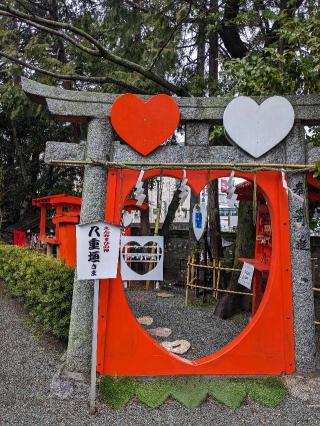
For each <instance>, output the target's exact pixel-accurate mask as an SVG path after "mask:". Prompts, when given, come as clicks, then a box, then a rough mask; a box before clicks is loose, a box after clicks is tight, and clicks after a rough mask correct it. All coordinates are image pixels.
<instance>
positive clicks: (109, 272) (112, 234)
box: [76, 221, 120, 280]
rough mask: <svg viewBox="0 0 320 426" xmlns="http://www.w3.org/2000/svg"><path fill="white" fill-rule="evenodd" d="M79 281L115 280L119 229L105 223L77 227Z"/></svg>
mask: <svg viewBox="0 0 320 426" xmlns="http://www.w3.org/2000/svg"><path fill="white" fill-rule="evenodd" d="M76 235H77V276H78V279H79V280H87V279H103V278H116V276H117V268H118V260H119V247H120V227H119V226H116V225H112V224H110V223H106V222H103V221H101V222H94V223H90V224H85V225H77V230H76Z"/></svg>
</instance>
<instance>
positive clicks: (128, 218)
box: [122, 210, 134, 228]
mask: <svg viewBox="0 0 320 426" xmlns="http://www.w3.org/2000/svg"><path fill="white" fill-rule="evenodd" d="M133 217H134V213H133V212H127V211H126V210H123V212H122V226H123V227H124V228H127V227H128V226H129V225H131V223H132V222H133Z"/></svg>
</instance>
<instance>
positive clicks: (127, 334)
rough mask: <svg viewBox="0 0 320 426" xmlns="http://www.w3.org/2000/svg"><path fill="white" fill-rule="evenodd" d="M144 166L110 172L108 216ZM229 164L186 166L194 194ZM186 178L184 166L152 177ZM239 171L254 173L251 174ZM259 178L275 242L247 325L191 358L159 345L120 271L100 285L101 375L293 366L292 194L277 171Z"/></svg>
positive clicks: (266, 371) (258, 371) (248, 371)
mask: <svg viewBox="0 0 320 426" xmlns="http://www.w3.org/2000/svg"><path fill="white" fill-rule="evenodd" d="M138 174H139V171H133V170H109V173H108V187H107V200H106V203H107V209H106V220H107V221H109V222H111V223H115V224H117V223H119V218H120V213H121V206H122V205H123V203H124V201H125V199H126V197H127V195H128V194H129V193H130V191H131V190H132V188H133V187H134V185H135V183H136V180H137V177H138ZM229 174H230V170H218V171H217V170H201V171H187V177H188V184H189V185H190V187H191V188H192V190H193V191H194V192H195V193H199V192H200V190H201V189H202V188H203V187H204V186H205V185H206V184H207V183H208V182H209V181H210V180H214V179H217V178H220V177H224V176H228V175H229ZM160 175H162V176H170V177H175V178H178V179H181V178H182V171H181V170H170V171H169V170H163V171H161V170H150V171H146V172H145V174H144V179H148V178H150V177H154V176H160ZM235 175H236V176H237V177H242V178H244V179H247V180H252V179H253V174H251V173H247V174H246V173H236V174H235ZM256 182H257V185H258V186H259V188H260V190H261V191H262V193H263V195H264V197H265V199H266V200H267V203H268V207H269V209H270V214H271V224H272V235H273V246H272V258H271V267H270V274H269V279H268V283H267V287H266V291H265V295H264V297H263V300H262V302H261V304H260V306H259V309H258V310H257V312H256V314H255V315H254V317H253V318H252V320H251V322H250V323H249V324H248V325H247V326H246V327H245V329H244V330H243V331H242V332H241V333H240V334H239V335H238V336H237V337H236V338H235V339H234V340H232V341H231V342H230V343H229V344H227V345H226V346H225V347H223V348H222V349H220V350H218V351H217V352H215V353H213V354H211V355H209V356H206V357H204V358H201V359H197V360H193V361H190V360H186V359H184V358H181V357H179V356H177V355H174V354H172V353H170V352H168V351H166V350H165V349H164V348H162V347H161V346H160V345H159V344H158V343H157V342H156V341H155V340H154V339H153V338H152V337H151V336H149V334H148V333H147V332H146V331H145V330H144V329H143V328H142V327H141V326H140V325H139V323H138V322H137V320H136V319H135V317H134V315H133V314H132V311H131V309H130V306H129V304H128V302H127V298H126V295H125V291H124V289H123V283H122V280H121V277H120V276H119V275H118V277H117V278H116V279H110V280H102V281H101V285H100V303H99V319H98V321H99V324H98V354H97V371H98V372H99V373H101V374H109V375H119V376H123V375H128V376H147V375H279V374H281V373H287V374H290V373H292V372H293V371H294V369H295V361H294V335H293V313H292V294H291V268H290V239H289V214H288V197H287V194H286V192H285V191H284V189H283V187H282V184H281V177H280V173H278V172H269V171H261V172H257V173H256Z"/></svg>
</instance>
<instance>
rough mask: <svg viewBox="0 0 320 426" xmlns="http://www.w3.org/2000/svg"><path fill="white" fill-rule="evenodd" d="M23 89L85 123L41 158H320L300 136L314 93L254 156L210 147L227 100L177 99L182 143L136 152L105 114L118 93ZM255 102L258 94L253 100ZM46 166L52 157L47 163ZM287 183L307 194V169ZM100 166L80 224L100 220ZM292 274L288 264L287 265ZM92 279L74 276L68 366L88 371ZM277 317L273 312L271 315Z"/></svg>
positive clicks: (298, 280) (309, 326)
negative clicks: (81, 135) (276, 140)
mask: <svg viewBox="0 0 320 426" xmlns="http://www.w3.org/2000/svg"><path fill="white" fill-rule="evenodd" d="M22 87H23V90H24V91H25V92H26V93H27V94H28V95H29V96H30V98H31V99H33V100H34V101H36V102H38V103H42V104H45V105H46V106H47V107H48V109H49V111H50V112H51V113H52V114H53V115H54V116H55V117H56V118H58V119H59V120H62V121H64V122H69V123H70V122H78V123H83V122H87V123H88V136H87V141H86V142H81V143H80V144H74V143H66V142H50V141H49V142H47V146H46V152H45V161H46V162H47V163H49V164H50V162H52V161H57V162H58V161H65V160H68V161H70V160H74V161H84V160H89V161H90V160H93V161H97V162H98V161H102V162H105V161H114V162H144V163H160V164H161V163H163V164H165V163H166V162H170V163H183V162H184V163H204V162H209V161H210V162H212V163H245V162H247V163H254V162H255V163H265V164H266V165H267V164H268V163H269V164H271V163H277V164H283V163H287V164H310V163H314V162H315V161H317V160H318V159H319V158H320V149H318V148H314V147H310V146H308V145H307V144H306V142H305V135H304V133H305V132H304V126H305V125H309V126H310V125H320V96H309V95H302V96H289V97H287V99H288V100H289V101H290V102H291V104H292V106H293V108H294V111H295V122H294V126H293V128H292V130H291V132H290V133H289V135H288V136H287V137H286V139H285V140H284V141H283V142H281V143H280V144H279V145H277V146H276V147H274V148H273V149H272V150H271V151H269V152H268V153H267V154H265V155H263V156H262V157H260V158H259V159H258V160H256V159H253V158H252V157H251V156H249V155H248V154H246V153H245V152H244V151H242V150H241V149H240V148H238V147H235V146H209V127H210V125H211V124H215V125H221V124H222V118H223V112H224V109H225V107H226V106H227V105H228V103H229V102H230V100H231V99H230V98H177V99H176V100H177V103H178V105H179V108H180V112H181V119H182V121H183V122H184V123H185V145H184V146H160V147H159V148H158V149H157V150H156V151H155V152H153V153H151V154H150V155H149V156H148V157H142V156H141V155H140V154H138V153H137V152H135V151H134V150H133V149H131V148H130V147H129V146H127V145H123V144H121V146H120V143H119V142H116V141H114V136H113V131H112V129H111V125H110V121H109V116H110V109H111V106H112V104H113V102H114V101H115V99H116V98H117V96H118V95H112V94H103V93H93V92H76V91H70V90H64V89H60V88H57V87H52V86H46V85H43V84H40V83H37V82H35V81H32V80H29V79H25V78H23V79H22ZM254 99H255V100H256V101H257V102H258V103H261V102H262V101H263V100H264V98H254ZM51 164H52V163H51ZM227 168H228V167H226V169H227ZM288 186H289V188H291V189H292V190H293V192H299V194H300V195H301V196H302V197H303V198H304V199H307V194H306V182H305V174H304V173H301V172H298V173H294V174H291V173H290V174H289V177H288ZM105 191H106V167H105V166H102V165H96V164H92V165H90V164H87V165H86V166H85V173H84V182H83V195H82V199H83V201H82V207H81V217H80V223H88V222H94V221H98V220H103V219H104V214H105V193H106V192H105ZM302 207H303V203H302V202H301V201H299V199H298V198H295V197H292V196H289V210H290V245H291V274H292V292H293V313H294V335H295V362H296V370H297V371H299V372H302V373H306V372H310V371H313V370H314V369H315V335H314V334H315V333H314V301H313V291H312V277H311V256H310V234H309V226H308V223H305V222H303V223H300V224H299V225H298V224H297V223H296V217H297V212H298V211H301V208H302ZM285 272H286V273H290V265H288V268H286V270H285ZM92 302H93V281H81V282H79V281H77V278H76V277H75V282H74V290H73V301H72V312H71V323H70V332H69V343H68V350H67V369H69V370H70V371H82V372H86V371H89V369H90V357H91V328H92ZM275 321H276V318H275Z"/></svg>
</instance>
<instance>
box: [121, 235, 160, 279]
mask: <svg viewBox="0 0 320 426" xmlns="http://www.w3.org/2000/svg"><path fill="white" fill-rule="evenodd" d="M120 253H121V254H120V259H121V260H120V264H121V276H122V279H123V280H124V281H148V280H152V281H162V280H163V256H164V252H163V237H158V236H157V237H135V236H130V237H129V236H122V237H121V250H120Z"/></svg>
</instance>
